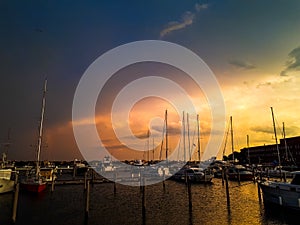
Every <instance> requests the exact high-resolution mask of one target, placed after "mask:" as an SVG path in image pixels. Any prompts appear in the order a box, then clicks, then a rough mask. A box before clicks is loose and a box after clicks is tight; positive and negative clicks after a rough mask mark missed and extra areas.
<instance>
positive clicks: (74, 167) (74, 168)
mask: <svg viewBox="0 0 300 225" xmlns="http://www.w3.org/2000/svg"><path fill="white" fill-rule="evenodd" d="M75 177H76V166H75V165H74V166H73V179H75Z"/></svg>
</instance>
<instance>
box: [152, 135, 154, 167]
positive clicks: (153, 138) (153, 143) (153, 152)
mask: <svg viewBox="0 0 300 225" xmlns="http://www.w3.org/2000/svg"><path fill="white" fill-rule="evenodd" d="M152 145H153V150H152V159H153V162H154V151H155V146H154V137H153V139H152Z"/></svg>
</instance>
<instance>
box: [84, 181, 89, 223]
mask: <svg viewBox="0 0 300 225" xmlns="http://www.w3.org/2000/svg"><path fill="white" fill-rule="evenodd" d="M85 200H86V201H85V219H86V220H87V219H88V217H89V209H90V181H89V180H88V181H87V191H86V198H85Z"/></svg>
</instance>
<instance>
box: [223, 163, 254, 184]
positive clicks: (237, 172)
mask: <svg viewBox="0 0 300 225" xmlns="http://www.w3.org/2000/svg"><path fill="white" fill-rule="evenodd" d="M227 176H228V179H229V180H236V181H251V180H253V179H254V174H253V172H252V171H250V170H248V169H247V168H246V167H244V166H243V165H231V166H229V167H228V169H227Z"/></svg>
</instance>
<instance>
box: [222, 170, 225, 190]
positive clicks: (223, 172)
mask: <svg viewBox="0 0 300 225" xmlns="http://www.w3.org/2000/svg"><path fill="white" fill-rule="evenodd" d="M224 174H225V167H224V166H223V167H222V186H224Z"/></svg>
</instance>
